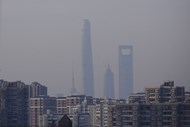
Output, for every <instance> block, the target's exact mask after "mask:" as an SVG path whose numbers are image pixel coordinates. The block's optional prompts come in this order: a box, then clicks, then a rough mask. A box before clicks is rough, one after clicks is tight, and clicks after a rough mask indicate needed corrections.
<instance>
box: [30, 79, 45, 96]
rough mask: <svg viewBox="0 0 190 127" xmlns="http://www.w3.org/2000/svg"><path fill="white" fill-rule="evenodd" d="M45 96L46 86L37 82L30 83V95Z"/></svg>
mask: <svg viewBox="0 0 190 127" xmlns="http://www.w3.org/2000/svg"><path fill="white" fill-rule="evenodd" d="M42 95H43V96H47V87H46V86H43V85H41V84H40V83H38V82H33V83H32V84H31V85H30V97H38V96H42Z"/></svg>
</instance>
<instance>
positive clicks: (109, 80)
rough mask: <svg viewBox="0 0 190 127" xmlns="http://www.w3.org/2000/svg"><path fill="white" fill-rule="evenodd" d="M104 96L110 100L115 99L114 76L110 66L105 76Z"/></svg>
mask: <svg viewBox="0 0 190 127" xmlns="http://www.w3.org/2000/svg"><path fill="white" fill-rule="evenodd" d="M104 96H105V97H108V98H112V99H114V98H115V94H114V75H113V72H112V70H111V68H110V65H108V68H107V70H106V73H105V75H104Z"/></svg>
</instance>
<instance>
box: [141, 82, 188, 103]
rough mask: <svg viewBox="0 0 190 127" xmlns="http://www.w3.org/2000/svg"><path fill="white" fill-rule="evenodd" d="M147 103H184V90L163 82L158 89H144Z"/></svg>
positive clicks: (172, 83)
mask: <svg viewBox="0 0 190 127" xmlns="http://www.w3.org/2000/svg"><path fill="white" fill-rule="evenodd" d="M145 94H146V102H147V103H164V102H184V100H185V88H184V87H180V86H174V82H165V83H164V84H163V85H161V86H160V87H159V88H145Z"/></svg>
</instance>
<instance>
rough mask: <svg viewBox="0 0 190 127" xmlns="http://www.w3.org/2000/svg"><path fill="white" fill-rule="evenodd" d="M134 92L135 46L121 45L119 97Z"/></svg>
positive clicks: (123, 97)
mask: <svg viewBox="0 0 190 127" xmlns="http://www.w3.org/2000/svg"><path fill="white" fill-rule="evenodd" d="M131 93H133V46H131V45H121V46H119V98H121V99H126V98H127V97H128V96H129V95H130V94H131Z"/></svg>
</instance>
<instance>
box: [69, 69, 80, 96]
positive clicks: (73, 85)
mask: <svg viewBox="0 0 190 127" xmlns="http://www.w3.org/2000/svg"><path fill="white" fill-rule="evenodd" d="M70 94H71V95H77V94H78V92H77V90H76V88H75V76H74V70H73V69H72V88H71V91H70Z"/></svg>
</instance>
